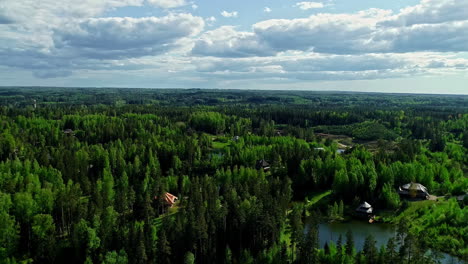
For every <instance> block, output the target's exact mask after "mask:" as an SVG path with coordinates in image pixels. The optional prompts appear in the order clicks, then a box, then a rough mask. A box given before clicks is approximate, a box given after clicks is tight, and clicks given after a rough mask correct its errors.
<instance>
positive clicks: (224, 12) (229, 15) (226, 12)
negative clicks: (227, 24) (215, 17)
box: [221, 10, 238, 17]
mask: <svg viewBox="0 0 468 264" xmlns="http://www.w3.org/2000/svg"><path fill="white" fill-rule="evenodd" d="M221 15H222V16H223V17H237V15H238V13H237V11H232V12H228V11H226V10H223V12H221Z"/></svg>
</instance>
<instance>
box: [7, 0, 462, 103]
mask: <svg viewBox="0 0 468 264" xmlns="http://www.w3.org/2000/svg"><path fill="white" fill-rule="evenodd" d="M0 80H1V83H0V85H38V86H91V87H102V86H105V87H169V88H171V87H173V88H191V87H200V88H245V89H310V90H342V91H376V92H415V93H458V94H468V0H392V1H389V0H324V1H317V2H303V1H295V0H274V1H271V0H270V1H267V0H237V1H222V0H61V1H56V0H0Z"/></svg>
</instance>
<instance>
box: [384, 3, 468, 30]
mask: <svg viewBox="0 0 468 264" xmlns="http://www.w3.org/2000/svg"><path fill="white" fill-rule="evenodd" d="M467 19H468V1H466V0H422V1H421V3H420V4H418V5H415V6H410V7H407V8H404V9H402V10H400V12H399V13H398V14H397V15H395V16H393V17H392V18H390V19H389V20H387V21H383V22H382V23H381V24H382V25H386V26H412V25H416V24H437V23H443V22H452V21H463V20H467Z"/></svg>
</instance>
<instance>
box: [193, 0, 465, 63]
mask: <svg viewBox="0 0 468 264" xmlns="http://www.w3.org/2000/svg"><path fill="white" fill-rule="evenodd" d="M444 1H445V0H444ZM427 2H431V3H432V2H433V0H423V3H426V4H427ZM460 6H461V8H462V9H463V8H464V6H465V4H463V3H460ZM436 7H439V5H436ZM440 7H441V8H444V5H442V6H440ZM404 10H407V9H404ZM404 10H402V11H401V12H400V13H397V14H394V13H393V12H392V11H390V10H383V9H368V10H364V11H360V12H357V13H353V14H339V13H334V14H329V13H319V14H316V15H312V16H310V17H308V18H297V19H271V20H265V21H261V22H259V23H257V24H254V25H253V26H252V28H253V32H252V33H249V32H239V33H242V34H236V33H235V32H230V35H229V36H230V41H229V42H223V41H216V38H214V40H213V41H212V42H210V43H211V44H210V47H212V48H213V47H216V48H215V49H214V50H213V52H211V51H210V50H207V51H204V52H203V54H205V55H210V54H211V55H213V56H219V57H223V56H226V57H232V56H235V54H239V56H240V57H245V56H247V55H249V56H269V55H270V54H278V53H280V52H285V51H314V52H318V53H328V54H363V53H405V52H421V51H433V52H450V51H452V52H462V51H468V16H467V17H466V18H464V20H455V18H454V17H452V18H450V19H448V20H449V21H445V22H441V23H435V20H433V19H432V18H430V19H429V21H433V22H434V23H427V22H428V21H421V24H411V25H409V26H406V25H400V26H395V25H388V24H389V23H394V22H395V17H401V16H402V14H406V13H405V12H406V11H404ZM431 12H432V13H438V12H439V11H438V10H436V9H434V10H432V11H431ZM460 19H462V17H460ZM247 33H249V34H247ZM246 36H248V38H247V37H246ZM211 37H213V36H211ZM199 41H200V40H199ZM199 41H197V43H198V42H199ZM204 41H205V42H206V41H207V39H205V40H204ZM243 42H245V44H244V43H243ZM254 45H257V46H254ZM246 46H247V47H249V49H248V50H249V51H250V52H244V51H245V47H246ZM196 47H197V45H196ZM256 50H257V51H259V53H258V54H254V53H252V52H253V51H256ZM220 51H224V52H225V53H226V54H225V55H223V54H222V53H221V52H220ZM197 53H200V52H199V51H198V52H197Z"/></svg>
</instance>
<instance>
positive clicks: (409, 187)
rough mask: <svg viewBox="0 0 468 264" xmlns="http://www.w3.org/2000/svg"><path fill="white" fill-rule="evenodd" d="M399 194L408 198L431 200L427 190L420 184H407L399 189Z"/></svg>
mask: <svg viewBox="0 0 468 264" xmlns="http://www.w3.org/2000/svg"><path fill="white" fill-rule="evenodd" d="M398 194H400V195H401V196H403V197H408V198H420V199H429V192H428V191H427V188H426V187H425V186H424V185H422V184H420V183H414V182H411V183H407V184H405V185H403V186H400V187H399V188H398Z"/></svg>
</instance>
